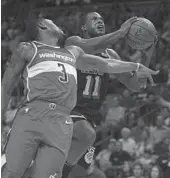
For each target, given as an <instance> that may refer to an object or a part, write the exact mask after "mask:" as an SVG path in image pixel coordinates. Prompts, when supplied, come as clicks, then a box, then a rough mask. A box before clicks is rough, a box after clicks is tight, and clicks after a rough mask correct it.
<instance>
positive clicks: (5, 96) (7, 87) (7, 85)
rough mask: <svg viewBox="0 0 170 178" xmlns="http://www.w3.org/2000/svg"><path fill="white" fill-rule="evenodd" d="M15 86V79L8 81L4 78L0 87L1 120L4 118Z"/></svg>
mask: <svg viewBox="0 0 170 178" xmlns="http://www.w3.org/2000/svg"><path fill="white" fill-rule="evenodd" d="M16 84H17V81H16V79H15V78H13V80H10V79H7V77H6V76H4V79H3V80H2V87H1V97H2V98H1V110H2V119H3V117H4V116H5V112H6V110H7V107H8V103H9V100H10V98H11V94H12V92H13V90H14V87H15V86H16Z"/></svg>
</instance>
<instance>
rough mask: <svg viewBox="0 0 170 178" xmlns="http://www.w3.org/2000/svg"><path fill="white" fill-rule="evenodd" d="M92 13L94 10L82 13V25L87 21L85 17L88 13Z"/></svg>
mask: <svg viewBox="0 0 170 178" xmlns="http://www.w3.org/2000/svg"><path fill="white" fill-rule="evenodd" d="M93 13H96V12H95V11H92V12H88V13H84V14H83V16H82V25H85V24H86V22H87V17H88V16H89V15H90V14H93Z"/></svg>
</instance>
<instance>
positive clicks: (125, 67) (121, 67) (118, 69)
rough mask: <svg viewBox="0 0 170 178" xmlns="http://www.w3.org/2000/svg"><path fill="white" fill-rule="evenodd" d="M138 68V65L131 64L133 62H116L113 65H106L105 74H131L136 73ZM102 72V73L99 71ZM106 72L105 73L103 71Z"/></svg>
mask: <svg viewBox="0 0 170 178" xmlns="http://www.w3.org/2000/svg"><path fill="white" fill-rule="evenodd" d="M137 67H138V64H136V63H133V62H124V61H117V62H115V63H112V62H110V63H108V64H107V69H104V68H103V69H104V70H107V73H109V74H120V73H125V72H132V71H136V70H137ZM101 72H104V71H101ZM105 72H106V71H105Z"/></svg>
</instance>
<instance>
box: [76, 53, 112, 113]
mask: <svg viewBox="0 0 170 178" xmlns="http://www.w3.org/2000/svg"><path fill="white" fill-rule="evenodd" d="M98 56H102V57H105V58H108V57H107V56H106V54H103V55H101V54H100V55H98ZM77 81H78V86H77V104H76V107H75V108H74V111H77V112H79V113H81V114H84V115H90V116H94V115H96V114H98V112H99V109H100V107H101V104H102V102H103V100H104V99H105V96H106V94H107V89H108V81H109V74H107V73H102V72H99V71H97V70H91V71H86V70H77Z"/></svg>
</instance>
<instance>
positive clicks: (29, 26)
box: [25, 18, 43, 41]
mask: <svg viewBox="0 0 170 178" xmlns="http://www.w3.org/2000/svg"><path fill="white" fill-rule="evenodd" d="M41 20H43V19H38V18H35V19H30V20H28V21H27V23H26V29H25V39H26V41H34V40H36V39H37V38H38V33H39V30H38V28H39V27H38V24H39V22H40V21H41Z"/></svg>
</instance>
